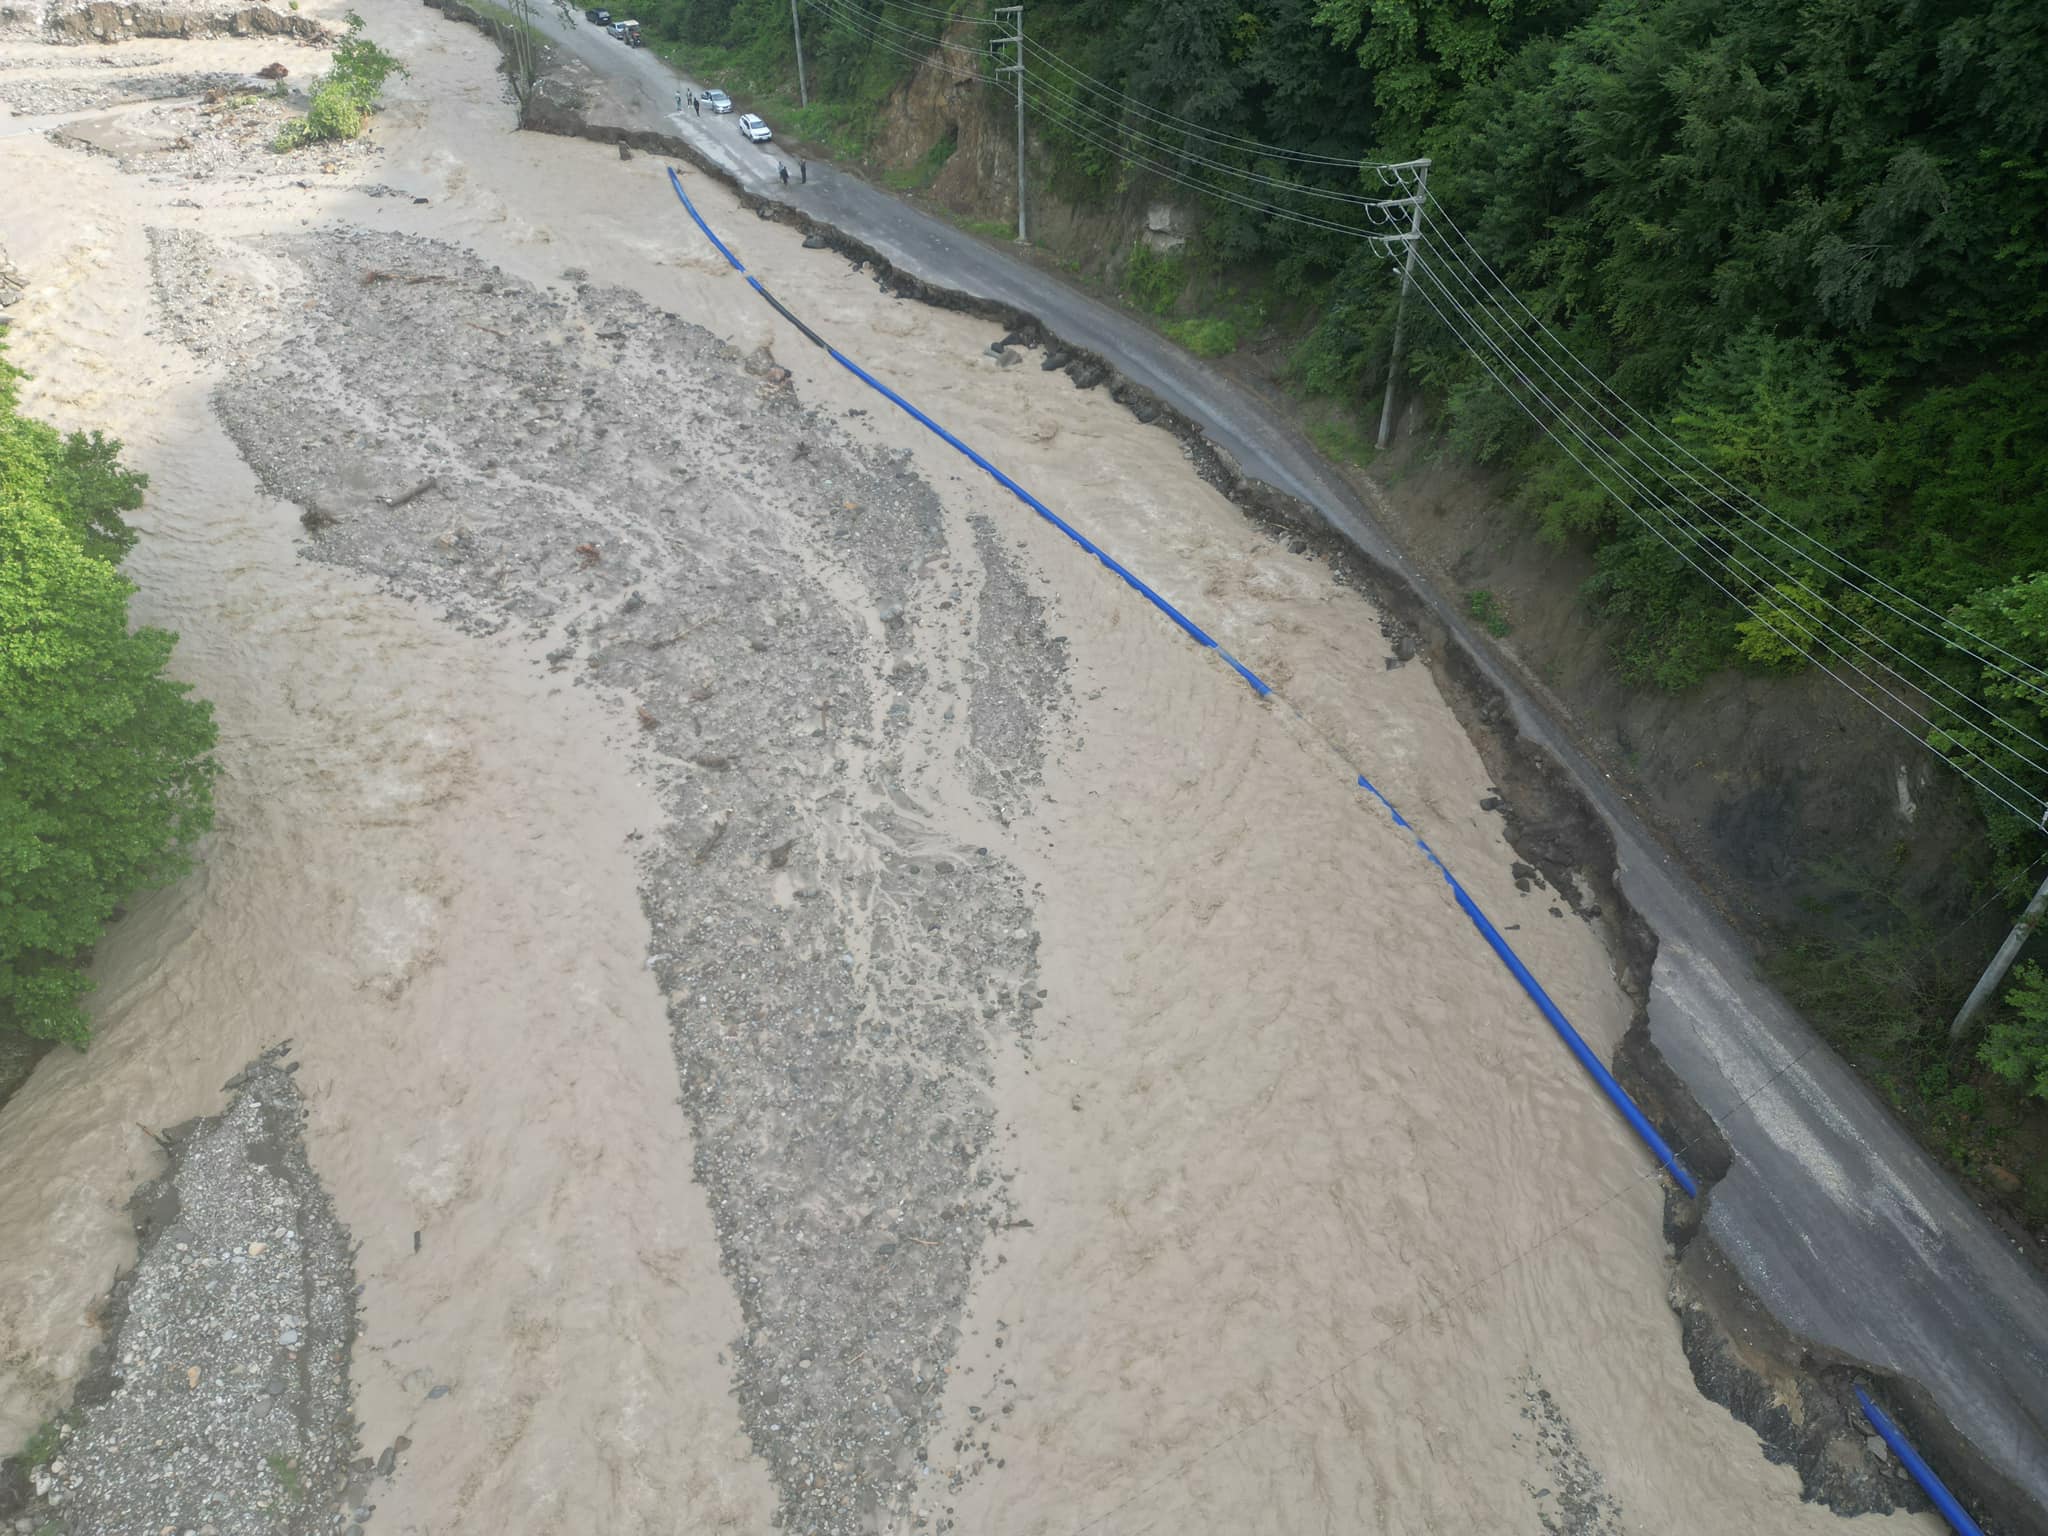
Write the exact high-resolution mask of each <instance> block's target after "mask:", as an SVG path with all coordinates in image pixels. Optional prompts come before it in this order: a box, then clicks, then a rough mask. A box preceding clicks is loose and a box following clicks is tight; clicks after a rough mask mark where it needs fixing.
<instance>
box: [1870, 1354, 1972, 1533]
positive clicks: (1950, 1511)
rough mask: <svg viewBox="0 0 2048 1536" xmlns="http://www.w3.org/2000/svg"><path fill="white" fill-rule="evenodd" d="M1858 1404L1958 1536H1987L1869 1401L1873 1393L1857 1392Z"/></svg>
mask: <svg viewBox="0 0 2048 1536" xmlns="http://www.w3.org/2000/svg"><path fill="white" fill-rule="evenodd" d="M1856 1402H1857V1404H1858V1405H1859V1406H1860V1407H1861V1408H1862V1409H1863V1417H1865V1418H1866V1419H1868V1420H1870V1427H1871V1428H1872V1429H1874V1430H1876V1431H1877V1432H1878V1434H1879V1435H1880V1436H1882V1437H1883V1439H1884V1443H1885V1444H1886V1445H1888V1446H1890V1447H1891V1448H1892V1454H1893V1455H1894V1456H1896V1457H1898V1458H1899V1465H1900V1466H1902V1467H1904V1468H1905V1469H1906V1470H1907V1471H1908V1472H1910V1473H1912V1475H1913V1481H1914V1482H1916V1483H1918V1484H1919V1485H1920V1491H1921V1492H1922V1493H1924V1494H1926V1495H1927V1497H1928V1499H1929V1500H1930V1501H1931V1502H1932V1503H1933V1505H1934V1507H1935V1508H1936V1509H1937V1510H1939V1511H1940V1512H1941V1518H1942V1519H1944V1520H1946V1521H1947V1522H1948V1523H1949V1525H1950V1526H1951V1527H1952V1528H1953V1529H1954V1530H1955V1532H1956V1536H1984V1532H1983V1530H1982V1528H1980V1527H1979V1526H1978V1524H1977V1522H1976V1521H1974V1520H1972V1519H1971V1518H1970V1516H1969V1512H1968V1511H1967V1510H1965V1509H1964V1508H1963V1506H1962V1505H1961V1504H1960V1503H1958V1502H1957V1501H1956V1496H1955V1495H1954V1494H1952V1493H1950V1492H1949V1491H1948V1485H1947V1484H1946V1483H1944V1482H1942V1480H1941V1479H1940V1478H1938V1477H1936V1476H1935V1475H1934V1468H1932V1467H1930V1466H1928V1465H1927V1463H1926V1462H1925V1461H1923V1460H1922V1459H1921V1457H1920V1453H1919V1452H1918V1451H1916V1450H1914V1449H1913V1446H1912V1443H1911V1442H1910V1441H1908V1440H1907V1439H1906V1437H1905V1436H1904V1435H1902V1434H1900V1433H1899V1428H1898V1426H1897V1425H1896V1424H1894V1423H1892V1421H1891V1418H1890V1416H1889V1415H1887V1414H1886V1413H1885V1411H1884V1410H1883V1409H1882V1408H1880V1407H1878V1406H1877V1404H1875V1403H1873V1402H1872V1401H1871V1400H1870V1394H1869V1393H1867V1392H1865V1391H1864V1390H1863V1389H1862V1388H1861V1387H1858V1388H1857V1389H1856Z"/></svg>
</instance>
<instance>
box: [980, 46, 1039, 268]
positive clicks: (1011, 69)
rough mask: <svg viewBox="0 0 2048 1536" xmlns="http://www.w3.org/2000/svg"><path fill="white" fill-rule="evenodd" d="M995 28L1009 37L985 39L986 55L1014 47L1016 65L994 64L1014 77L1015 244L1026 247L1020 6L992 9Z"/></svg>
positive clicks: (1026, 224)
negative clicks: (987, 42)
mask: <svg viewBox="0 0 2048 1536" xmlns="http://www.w3.org/2000/svg"><path fill="white" fill-rule="evenodd" d="M995 19H996V25H997V26H1007V27H1008V28H1010V32H1011V35H1010V36H1008V37H996V38H991V39H989V51H990V52H992V53H993V52H994V51H995V50H996V49H998V48H1004V47H1008V46H1009V45H1011V44H1013V43H1014V44H1015V45H1016V48H1017V53H1016V62H1015V63H1011V64H998V65H997V66H996V73H997V74H999V75H1015V76H1016V77H1017V243H1018V244H1019V245H1027V244H1029V243H1030V240H1031V226H1030V224H1029V222H1028V221H1027V219H1026V216H1025V212H1024V7H1023V6H1021V5H999V6H997V7H996V11H995Z"/></svg>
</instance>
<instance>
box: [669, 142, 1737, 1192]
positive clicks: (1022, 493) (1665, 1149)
mask: <svg viewBox="0 0 2048 1536" xmlns="http://www.w3.org/2000/svg"><path fill="white" fill-rule="evenodd" d="M668 181H669V185H670V186H672V187H674V188H675V193H676V196H677V197H678V198H679V199H681V201H682V204H683V207H684V208H686V209H688V210H689V214H690V217H691V218H692V219H693V220H695V221H696V225H697V227H698V228H699V229H701V230H703V231H704V238H705V239H707V240H709V241H710V242H711V243H712V245H714V246H715V247H717V249H718V254H719V255H721V256H723V257H724V258H725V259H726V260H727V261H729V262H730V263H732V268H733V270H734V271H735V272H737V273H739V274H740V276H742V277H744V278H746V280H747V282H748V284H749V285H750V286H751V287H752V288H753V290H754V291H755V292H756V293H758V294H760V295H761V297H762V298H764V299H766V300H767V301H768V302H769V303H770V304H772V305H774V307H775V310H776V312H777V313H778V314H780V315H782V316H783V317H784V318H785V319H787V320H788V321H789V322H790V323H791V324H792V325H794V326H795V327H796V328H797V329H798V330H799V331H801V332H803V334H804V335H805V336H807V337H808V338H810V340H811V341H813V342H815V343H817V345H819V346H820V347H823V348H824V349H825V352H826V355H827V356H829V357H830V358H831V359H832V361H833V362H835V363H837V364H838V365H839V366H840V367H842V368H844V369H845V370H846V371H847V372H848V373H850V374H852V375H853V376H854V377H855V378H857V379H859V380H860V381H861V382H862V383H863V384H865V385H867V387H868V388H870V389H872V390H874V391H875V393H877V394H878V395H880V396H882V397H883V398H884V399H885V400H887V401H889V403H890V404H892V405H894V406H895V407H896V408H897V409H898V410H901V411H902V412H904V413H905V414H906V415H908V416H909V417H910V418H911V419H912V420H914V421H916V422H917V423H919V424H920V425H921V426H923V427H925V428H926V429H928V430H929V431H931V432H932V433H934V434H935V435H937V436H938V437H939V439H940V440H941V441H943V442H944V443H945V444H946V445H947V446H948V447H950V448H952V449H953V450H954V451H956V452H957V453H959V454H961V455H962V456H963V457H965V458H966V459H967V461H968V462H969V463H970V464H972V465H974V467H975V468H977V469H979V470H981V471H982V472H983V473H984V474H986V475H988V476H989V478H990V479H992V480H994V481H995V482H996V484H998V485H1000V486H1001V487H1002V488H1003V489H1004V490H1006V491H1008V492H1009V493H1010V494H1011V495H1012V496H1014V497H1016V498H1017V499H1018V500H1019V501H1021V502H1023V503H1024V505H1025V506H1027V507H1029V508H1030V509H1031V510H1032V511H1034V512H1036V513H1037V514H1038V515H1039V516H1040V517H1042V518H1044V519H1045V520H1046V521H1047V522H1049V523H1051V524H1052V525H1053V527H1055V528H1057V529H1059V531H1060V532H1061V533H1063V534H1065V535H1066V536H1067V537H1068V538H1070V539H1072V540H1073V541H1074V542H1075V543H1076V544H1078V545H1080V546H1081V548H1083V549H1084V550H1086V551H1087V552H1088V553H1089V554H1091V555H1093V556H1094V557H1095V558H1096V559H1097V560H1100V561H1101V562H1102V563H1103V564H1104V565H1106V566H1108V567H1109V569H1110V570H1112V571H1114V572H1115V573H1116V574H1117V575H1118V576H1120V577H1122V578H1123V580H1124V581H1125V582H1126V583H1128V584H1129V585H1130V586H1131V587H1132V588H1133V589H1134V590H1135V591H1136V592H1137V593H1138V594H1139V595H1140V596H1142V597H1143V598H1144V599H1145V600H1146V601H1147V602H1149V603H1150V604H1152V606H1153V607H1155V608H1157V609H1158V610H1159V611H1160V612H1161V613H1163V614H1165V615H1166V616H1167V618H1169V619H1171V620H1172V621H1173V622H1174V624H1176V625H1177V626H1178V627H1179V628H1180V629H1181V631H1182V632H1183V633H1185V634H1186V635H1187V636H1188V638H1189V639H1191V640H1193V641H1194V642H1195V643H1196V644H1197V645H1202V646H1206V647H1207V648H1208V649H1210V650H1212V651H1214V652H1215V653H1216V654H1217V655H1219V656H1221V657H1222V658H1223V659H1224V660H1225V661H1227V662H1229V663H1230V666H1231V669H1232V670H1233V671H1235V672H1236V673H1237V675H1238V676H1239V677H1241V678H1243V679H1244V680H1245V682H1246V683H1247V684H1248V685H1249V686H1250V687H1251V689H1252V691H1253V692H1254V693H1256V694H1258V695H1259V696H1260V697H1261V698H1264V697H1265V696H1266V695H1267V694H1269V693H1271V692H1272V691H1273V690H1272V689H1271V688H1270V687H1268V686H1267V684H1266V683H1265V681H1264V680H1263V679H1262V678H1260V677H1259V676H1258V675H1257V674H1256V673H1254V672H1253V671H1252V670H1251V669H1250V668H1249V667H1247V666H1245V665H1244V663H1242V662H1240V661H1239V660H1238V659H1237V658H1236V657H1235V656H1233V655H1231V654H1230V652H1228V651H1226V650H1225V649H1224V648H1223V647H1222V646H1220V645H1218V644H1217V643H1216V641H1215V640H1214V639H1213V638H1211V637H1210V636H1209V635H1208V634H1207V633H1205V632H1204V631H1203V630H1202V629H1201V628H1200V627H1199V626H1197V625H1196V624H1195V623H1194V621H1193V620H1191V619H1189V618H1188V616H1187V615H1186V614H1184V613H1182V612H1181V611H1180V610H1179V609H1178V608H1176V607H1174V606H1173V604H1171V603H1169V602H1168V601H1167V600H1166V599H1165V598H1163V597H1161V596H1160V595H1159V594H1158V593H1157V592H1155V591H1153V590H1152V589H1151V588H1150V587H1148V586H1147V585H1145V583H1144V582H1142V581H1140V580H1139V579H1138V578H1137V577H1136V576H1135V575H1133V574H1132V573H1131V572H1130V571H1129V570H1128V569H1126V568H1125V567H1124V565H1123V564H1122V563H1121V562H1119V561H1117V560H1115V559H1112V558H1111V557H1110V556H1109V555H1108V554H1106V553H1104V551H1103V550H1102V549H1101V548H1100V547H1099V546H1098V545H1097V544H1095V543H1094V542H1093V541H1092V540H1090V539H1088V538H1087V537H1085V536H1084V535H1083V534H1082V533H1081V532H1080V531H1079V530H1078V529H1076V528H1074V527H1073V526H1072V525H1071V524H1069V523H1068V522H1067V521H1066V520H1065V519H1064V518H1062V517H1061V516H1060V515H1059V514H1058V513H1056V512H1054V511H1053V510H1052V508H1050V507H1048V506H1047V505H1046V504H1045V503H1044V502H1042V501H1040V500H1039V499H1038V498H1037V497H1036V496H1034V495H1032V494H1031V493H1030V492H1029V491H1027V490H1025V489H1024V487H1023V486H1021V485H1019V484H1018V483H1017V482H1016V481H1015V480H1012V479H1011V478H1010V477H1009V476H1008V475H1006V474H1004V473H1003V472H1002V471H1001V470H1000V469H997V468H996V467H995V465H993V464H991V463H990V462H989V461H988V460H987V459H985V458H983V457H982V456H981V455H980V454H979V453H977V452H975V451H974V449H972V448H970V447H968V446H967V444H965V443H964V442H962V441H961V440H960V439H959V438H957V437H955V436H954V435H953V434H952V433H951V432H948V431H947V430H946V429H945V428H944V427H942V426H940V425H939V424H938V423H937V422H936V421H933V420H932V419H931V417H929V416H927V415H926V414H925V413H924V412H923V411H921V410H919V409H918V408H917V407H916V406H914V405H912V404H911V403H910V402H909V401H908V400H906V399H904V398H903V397H902V396H901V395H899V394H897V393H896V391H895V390H893V389H891V388H890V387H889V386H888V385H886V384H884V383H883V382H882V381H881V380H880V379H878V378H876V377H875V376H874V375H873V374H871V373H869V372H868V371H867V370H866V369H864V368H862V367H861V366H860V364H858V363H856V362H854V361H853V359H852V358H850V357H848V356H846V354H845V353H843V352H841V351H839V349H838V348H836V347H834V346H832V345H831V344H830V343H829V342H827V341H826V340H825V339H824V338H823V337H821V336H819V335H818V333H817V332H816V331H814V330H812V329H811V328H810V327H809V326H808V325H805V324H804V323H803V322H802V321H801V320H799V319H797V317H796V316H795V315H793V314H791V313H790V311H789V310H788V309H786V308H785V307H784V306H783V305H782V304H781V303H780V302H778V301H777V299H776V298H775V296H774V295H773V294H772V293H770V292H769V291H768V290H767V289H766V288H764V287H762V286H761V283H760V280H759V279H758V278H755V277H754V276H753V275H751V274H750V273H749V272H748V271H747V269H746V268H745V267H744V266H742V265H741V264H740V259H739V258H738V257H737V256H735V255H733V253H732V252H731V251H729V250H727V249H726V246H725V242H724V241H722V240H720V239H719V238H718V236H717V235H716V234H714V233H712V230H711V226H710V225H709V224H707V223H705V222H704V216H703V215H702V214H701V213H699V212H698V211H697V205H696V204H695V203H693V202H691V201H690V198H689V194H688V193H686V192H684V191H683V183H682V180H681V178H679V177H678V176H677V175H676V173H675V169H674V167H670V169H669V173H668ZM1358 782H1359V786H1360V787H1361V788H1363V789H1367V790H1371V791H1372V794H1373V796H1374V797H1375V798H1376V799H1377V800H1378V801H1379V802H1380V804H1381V805H1384V806H1385V807H1386V808H1387V813H1388V814H1389V815H1391V816H1392V817H1393V818H1394V823H1395V825H1396V826H1399V827H1400V828H1401V829H1402V830H1404V831H1406V832H1408V833H1410V834H1411V835H1412V834H1413V833H1414V831H1415V829H1414V828H1413V827H1411V826H1409V825H1408V823H1407V822H1406V821H1405V820H1403V819H1402V816H1401V813H1400V812H1399V811H1397V810H1395V809H1394V806H1393V802H1392V801H1390V800H1388V799H1387V797H1386V796H1385V795H1382V794H1381V793H1380V792H1379V791H1378V790H1377V789H1373V786H1372V784H1371V783H1370V782H1369V781H1368V780H1367V779H1366V777H1365V775H1364V774H1360V775H1359V776H1358ZM1415 846H1416V847H1418V848H1420V849H1421V850H1422V852H1423V854H1424V855H1425V856H1426V857H1427V858H1428V859H1429V862H1430V863H1432V864H1434V865H1435V866H1436V867H1437V871H1438V872H1439V873H1440V874H1441V875H1442V876H1443V877H1444V880H1445V881H1446V882H1447V883H1448V884H1449V885H1450V888H1451V893H1452V894H1453V895H1454V896H1456V897H1457V899H1458V905H1459V906H1460V907H1462V908H1463V909H1464V912H1465V915H1466V916H1467V917H1469V918H1470V919H1471V920H1472V925H1473V926H1474V927H1475V928H1477V929H1478V930H1479V933H1480V936H1481V937H1482V938H1484V939H1485V940H1486V942H1487V943H1488V944H1490V945H1491V946H1492V947H1493V952H1494V953H1495V954H1496V955H1498V956H1499V957H1500V961H1501V964H1503V965H1505V966H1506V967H1507V968H1508V971H1509V973H1510V974H1511V975H1513V977H1514V978H1515V980H1516V981H1518V982H1520V983H1521V985H1522V990H1523V991H1525V992H1527V993H1528V994H1529V996H1530V998H1531V1000H1533V1001H1534V1002H1535V1004H1536V1006H1537V1007H1538V1008H1539V1009H1541V1010H1542V1012H1543V1016H1544V1017H1545V1018H1546V1019H1548V1020H1549V1021H1550V1025H1551V1027H1552V1028H1553V1029H1555V1030H1556V1031H1557V1033H1558V1035H1559V1037H1560V1038H1562V1039H1563V1041H1564V1043H1565V1045H1566V1046H1567V1047H1569V1048H1570V1050H1571V1053H1572V1054H1573V1055H1574V1056H1576V1057H1578V1059H1579V1063H1580V1065H1581V1066H1583V1067H1584V1068H1585V1069H1586V1071H1587V1072H1588V1073H1590V1074H1591V1075H1592V1078H1593V1081H1594V1082H1595V1083H1597V1084H1598V1085H1599V1087H1600V1091H1601V1092H1602V1093H1604V1094H1606V1095H1607V1097H1608V1098H1609V1099H1610V1100H1612V1101H1613V1103H1614V1106H1615V1108H1617V1109H1619V1110H1620V1111H1621V1113H1622V1116H1623V1118H1625V1119H1626V1120H1627V1121H1628V1123H1629V1124H1630V1125H1631V1126H1632V1127H1634V1129H1635V1133H1636V1134H1637V1135H1638V1136H1640V1137H1642V1139H1643V1141H1644V1142H1645V1143H1646V1144H1647V1145H1648V1146H1649V1148H1650V1150H1651V1151H1652V1152H1653V1153H1655V1154H1656V1157H1657V1160H1658V1162H1660V1163H1662V1164H1663V1166H1664V1168H1665V1171H1667V1172H1668V1173H1669V1174H1670V1175H1671V1177H1672V1178H1674V1179H1676V1180H1677V1181H1678V1187H1679V1188H1680V1189H1683V1190H1684V1191H1685V1192H1686V1194H1688V1195H1690V1196H1691V1197H1692V1198H1693V1199H1695V1200H1696V1199H1698V1198H1699V1186H1698V1185H1697V1184H1696V1183H1694V1182H1693V1177H1692V1175H1691V1174H1690V1173H1688V1172H1686V1170H1685V1166H1684V1164H1682V1163H1680V1162H1679V1160H1678V1154H1676V1153H1675V1152H1673V1151H1672V1150H1671V1148H1670V1147H1669V1146H1667V1145H1666V1144H1665V1141H1664V1138H1663V1137H1662V1136H1660V1135H1658V1134H1657V1128H1656V1127H1655V1126H1653V1125H1652V1124H1650V1121H1649V1117H1648V1116H1646V1115H1645V1114H1644V1113H1643V1112H1642V1110H1640V1109H1638V1108H1637V1107H1636V1102H1635V1100H1633V1099H1631V1098H1630V1097H1629V1096H1628V1094H1627V1093H1626V1092H1625V1091H1624V1090H1623V1088H1622V1086H1621V1084H1619V1083H1617V1082H1616V1081H1615V1080H1614V1074H1613V1073H1611V1072H1609V1071H1608V1070H1607V1068H1606V1066H1605V1065H1604V1064H1603V1063H1602V1062H1601V1060H1600V1058H1599V1057H1598V1056H1596V1055H1594V1054H1593V1050H1592V1047H1590V1046H1588V1045H1587V1044H1586V1042H1585V1041H1584V1040H1583V1039H1581V1038H1580V1036H1579V1032H1578V1031H1577V1030H1576V1029H1574V1028H1572V1025H1571V1021H1570V1020H1569V1019H1567V1018H1566V1017H1565V1016H1564V1013H1563V1012H1562V1011H1561V1010H1560V1009H1559V1008H1558V1006H1557V1004H1556V1003H1554V1002H1552V1001H1551V1000H1550V994H1549V993H1547V992H1545V991H1544V990H1543V987H1542V984H1541V983H1539V982H1538V981H1537V980H1536V978H1535V977H1534V976H1532V975H1531V974H1530V973H1529V968H1528V967H1527V966H1526V965H1524V964H1522V961H1521V957H1520V956H1518V955H1517V954H1516V953H1515V952H1514V950H1513V949H1512V948H1510V947H1509V945H1508V942H1507V940H1505V939H1503V938H1502V937H1501V936H1500V930H1498V929H1497V928H1495V927H1494V926H1493V924H1492V923H1491V922H1490V921H1488V919H1487V916H1486V914H1485V913H1484V912H1482V911H1480V910H1479V906H1478V904H1477V903H1476V902H1474V901H1473V900H1472V898H1471V897H1470V896H1469V895H1467V894H1466V892H1465V888H1464V887H1463V886H1462V885H1460V884H1458V882H1457V880H1456V879H1455V878H1454V877H1453V876H1452V874H1451V872H1450V871H1449V870H1448V869H1445V868H1444V865H1443V861H1442V860H1441V859H1439V858H1438V857H1437V856H1436V854H1435V853H1433V852H1431V850H1430V846H1429V844H1428V843H1426V842H1424V841H1423V840H1422V839H1421V838H1420V837H1417V838H1416V839H1415Z"/></svg>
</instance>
